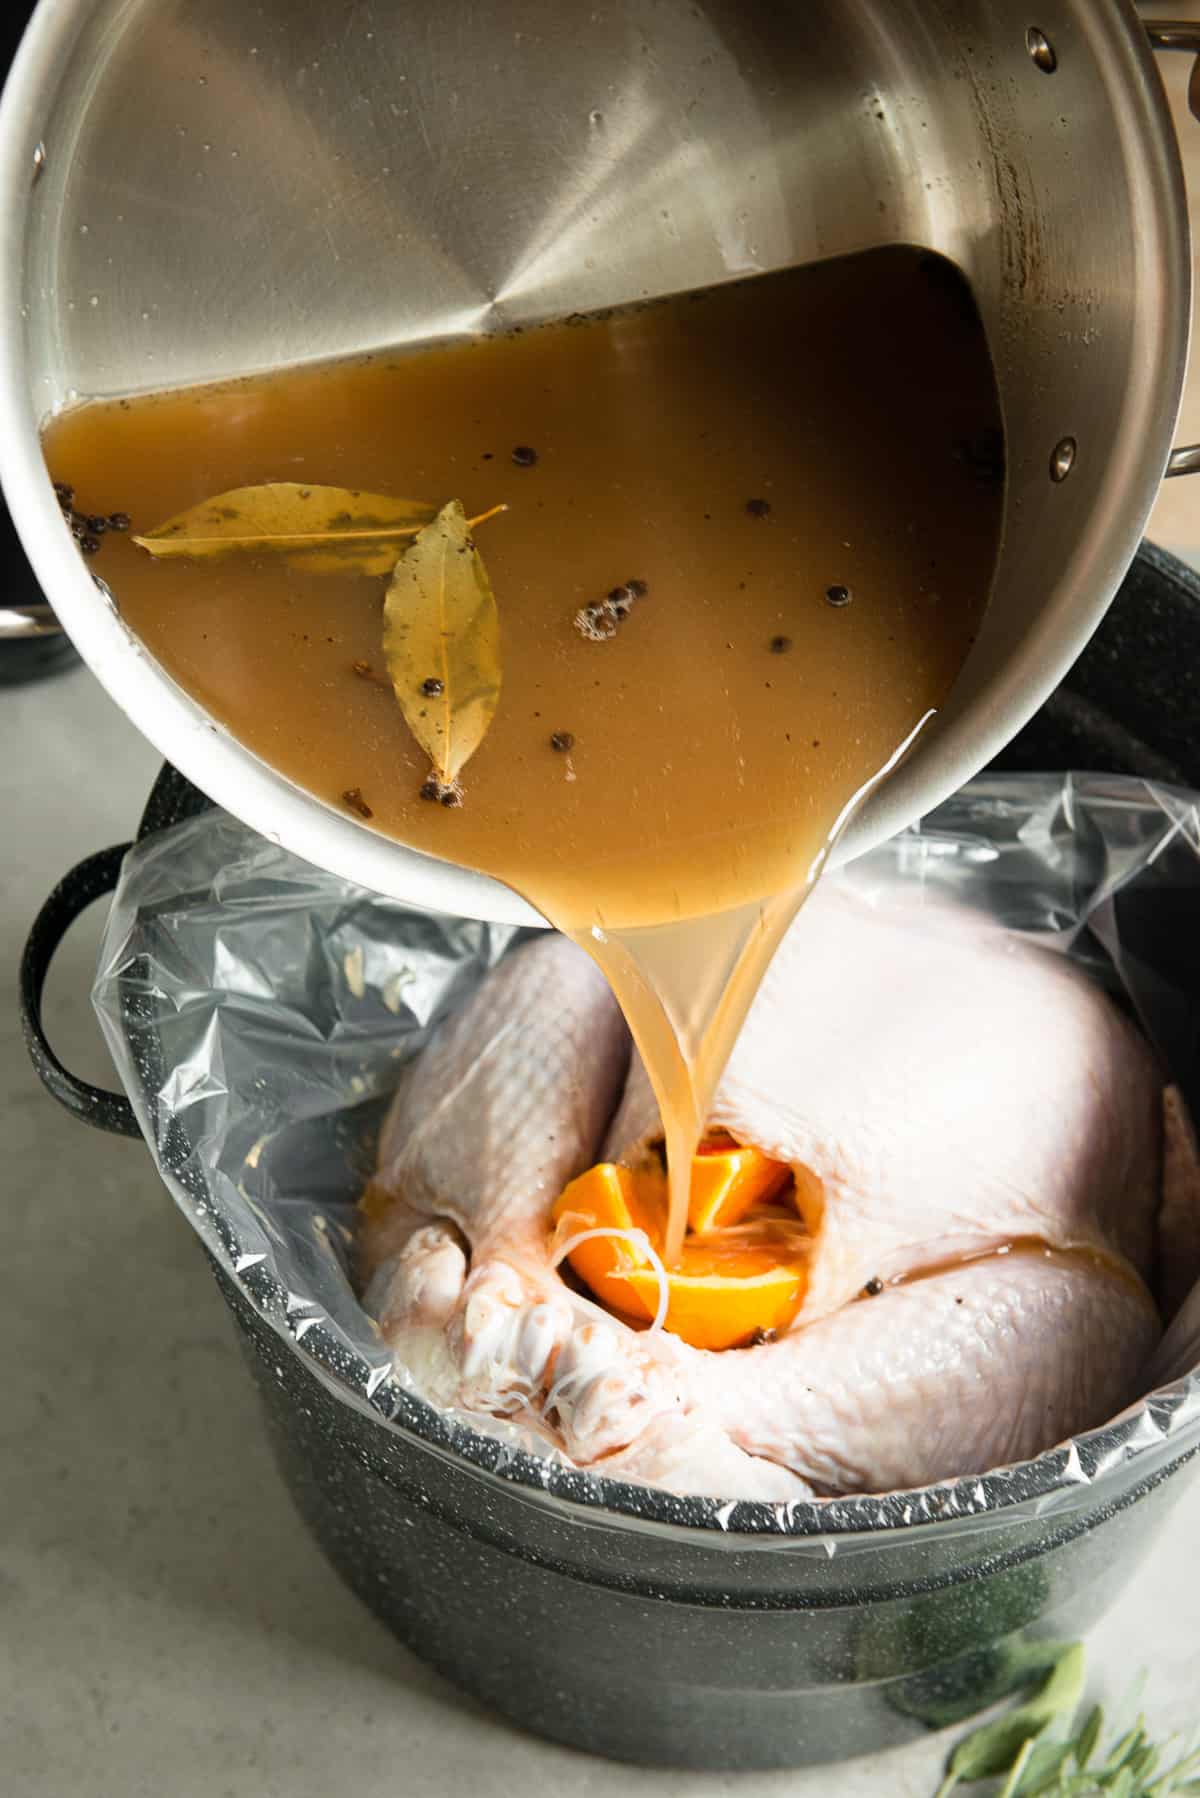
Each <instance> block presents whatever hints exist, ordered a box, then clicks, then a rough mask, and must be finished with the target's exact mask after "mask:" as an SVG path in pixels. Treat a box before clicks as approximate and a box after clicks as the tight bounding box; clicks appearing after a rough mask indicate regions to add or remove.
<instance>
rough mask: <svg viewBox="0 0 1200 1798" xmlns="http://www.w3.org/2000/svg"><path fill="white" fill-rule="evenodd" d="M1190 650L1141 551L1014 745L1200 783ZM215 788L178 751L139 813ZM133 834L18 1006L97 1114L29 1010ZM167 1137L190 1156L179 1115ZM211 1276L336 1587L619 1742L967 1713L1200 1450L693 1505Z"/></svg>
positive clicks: (791, 1749)
mask: <svg viewBox="0 0 1200 1798" xmlns="http://www.w3.org/2000/svg"><path fill="white" fill-rule="evenodd" d="M1198 666H1200V583H1198V582H1197V580H1196V578H1195V577H1194V576H1193V575H1191V573H1190V572H1189V571H1188V570H1187V569H1185V568H1184V567H1183V566H1182V565H1181V564H1180V563H1178V562H1176V561H1174V560H1173V558H1171V557H1169V556H1166V555H1164V554H1163V553H1162V552H1161V551H1159V550H1156V549H1154V548H1152V547H1150V546H1146V547H1144V548H1143V550H1142V552H1141V554H1140V555H1139V557H1138V560H1137V562H1136V563H1135V564H1134V566H1133V568H1132V569H1131V571H1130V573H1129V575H1128V577H1127V579H1126V581H1125V583H1124V586H1123V588H1122V590H1121V593H1120V595H1119V597H1118V600H1117V602H1116V603H1115V605H1114V607H1113V609H1112V611H1111V613H1110V614H1109V616H1108V618H1107V620H1106V622H1105V624H1104V625H1103V627H1102V628H1101V630H1100V632H1099V634H1098V636H1097V637H1096V638H1095V640H1094V641H1093V643H1092V645H1091V646H1090V648H1089V649H1088V651H1087V653H1086V654H1085V655H1084V657H1083V658H1082V660H1081V661H1080V662H1079V663H1078V664H1077V665H1076V667H1075V668H1074V669H1073V671H1072V673H1071V675H1070V676H1069V677H1068V679H1067V681H1066V682H1065V683H1064V685H1063V686H1062V687H1061V688H1060V690H1059V691H1058V693H1056V694H1055V695H1054V697H1053V698H1052V699H1051V700H1050V702H1049V703H1048V704H1047V705H1046V706H1045V707H1044V708H1043V710H1042V712H1041V713H1040V714H1039V715H1038V717H1037V718H1036V719H1035V720H1034V722H1033V723H1032V724H1031V725H1030V726H1029V727H1028V728H1027V729H1026V730H1025V731H1023V732H1022V733H1021V735H1020V737H1019V738H1018V739H1017V740H1016V741H1015V742H1014V743H1013V744H1012V745H1011V746H1010V748H1009V749H1008V751H1007V752H1006V753H1005V755H1004V757H1003V758H1002V762H1001V765H1002V766H1005V767H1008V768H1012V769H1026V770H1034V769H1038V770H1053V769H1065V768H1076V769H1084V768H1091V769H1104V770H1107V771H1112V772H1117V773H1132V774H1140V775H1143V776H1147V777H1151V778H1156V779H1161V780H1168V781H1173V782H1176V783H1179V784H1182V785H1186V786H1191V787H1196V786H1200V743H1198V742H1197V739H1196V734H1195V715H1194V698H1193V692H1192V684H1191V683H1192V678H1193V676H1192V671H1193V670H1194V669H1195V668H1196V667H1198ZM207 803H208V802H207V800H205V799H204V798H203V796H202V795H200V794H199V793H197V792H196V790H195V789H194V788H191V787H189V786H188V785H187V783H186V782H184V781H183V780H182V779H181V778H180V777H179V776H178V775H177V774H175V772H174V770H172V769H169V768H167V769H164V771H163V773H162V775H161V776H160V778H159V780H158V782H157V784H156V786H155V789H154V792H153V794H152V795H151V798H150V802H149V804H148V806H147V809H146V813H145V816H144V817H143V820H142V825H141V834H143V835H144V834H145V833H147V832H150V831H155V830H159V829H162V828H164V827H165V826H167V825H169V824H171V823H174V822H176V821H178V820H179V819H181V818H183V817H186V816H188V815H190V814H191V813H193V812H195V811H197V810H200V809H202V808H203V807H204V806H206V805H207ZM123 847H124V846H122V847H119V848H117V849H114V850H108V851H104V852H102V853H101V854H100V855H98V856H93V857H92V858H90V859H89V861H87V862H85V863H83V864H81V866H80V867H79V868H78V869H76V870H74V871H73V872H72V873H71V874H70V875H68V876H67V878H66V879H65V880H64V881H63V882H62V883H61V884H60V886H59V887H58V888H57V889H56V891H55V892H54V893H53V894H52V895H51V897H50V898H49V900H48V901H47V903H46V905H45V906H44V908H43V910H42V912H41V914H40V916H39V918H38V920H37V922H36V923H35V925H34V928H33V931H32V933H31V935H30V939H29V943H28V945H27V948H26V952H25V958H24V962H23V966H22V1005H23V1012H24V1021H25V1027H26V1034H27V1040H28V1042H29V1046H30V1052H31V1055H32V1057H33V1060H34V1064H35V1066H36V1067H37V1069H38V1072H39V1073H40V1074H41V1076H42V1078H43V1080H44V1081H45V1083H46V1085H47V1086H48V1088H49V1089H50V1091H51V1092H52V1093H53V1094H54V1095H55V1097H56V1098H58V1099H59V1100H60V1102H62V1103H63V1104H65V1105H66V1106H68V1108H69V1109H71V1110H73V1111H74V1112H76V1114H77V1115H79V1116H81V1117H82V1118H83V1119H84V1121H86V1122H89V1123H92V1124H94V1125H96V1126H97V1127H99V1128H102V1129H109V1130H118V1131H124V1132H126V1133H129V1134H137V1126H136V1124H135V1123H134V1121H133V1114H132V1111H131V1110H130V1108H129V1106H128V1103H127V1101H126V1100H125V1099H124V1098H122V1097H119V1096H118V1095H115V1094H109V1093H104V1092H102V1091H99V1090H98V1089H95V1088H91V1087H88V1086H85V1085H84V1084H83V1083H81V1082H79V1081H77V1080H75V1079H74V1078H73V1077H72V1076H71V1075H70V1074H68V1073H67V1072H66V1070H64V1069H63V1068H62V1067H61V1066H60V1065H59V1063H58V1062H57V1061H56V1059H55V1058H54V1055H53V1052H52V1051H51V1049H50V1047H49V1045H48V1043H47V1042H46V1040H45V1037H44V1035H43V1033H42V1029H41V1021H40V998H41V989H42V984H43V981H44V978H45V973H46V969H47V967H48V964H49V961H50V958H51V956H52V955H53V952H54V948H55V946H56V944H57V943H58V941H59V940H60V938H61V936H62V934H63V932H64V931H65V929H66V927H67V924H68V923H69V922H70V920H71V919H72V918H73V917H74V916H76V915H77V914H78V912H80V911H81V910H82V909H83V907H84V906H85V905H86V904H87V903H89V902H90V900H91V899H92V898H94V897H95V896H97V894H99V893H102V892H104V891H106V890H107V889H108V888H109V887H111V885H112V884H113V882H114V881H115V879H116V874H117V871H118V869H119V866H120V860H121V856H122V854H123ZM1186 977H1187V971H1186V970H1183V971H1182V972H1181V978H1186ZM1191 977H1192V978H1195V979H1198V981H1200V975H1197V973H1196V971H1195V970H1193V971H1192V976H1191ZM1197 996H1198V997H1200V985H1198V995H1197ZM175 1128H176V1129H179V1128H180V1126H179V1125H178V1124H177V1123H176V1126H175ZM178 1148H179V1160H180V1166H182V1164H183V1160H184V1158H185V1152H186V1145H185V1143H184V1142H183V1140H182V1137H180V1139H179V1142H178ZM171 1152H172V1150H171V1144H170V1142H168V1143H167V1145H166V1154H167V1155H168V1157H169V1156H170V1155H171ZM214 1267H215V1264H214ZM215 1272H216V1277H217V1282H218V1285H219V1286H220V1289H221V1291H222V1293H223V1295H224V1297H225V1298H226V1300H227V1302H228V1304H229V1307H230V1310H231V1312H232V1314H233V1316H234V1319H235V1321H236V1323H237V1326H238V1330H239V1334H240V1336H241V1340H242V1344H243V1347H244V1350H245V1354H246V1359H247V1362H248V1365H249V1367H250V1369H251V1372H252V1374H253V1376H254V1379H255V1382H256V1384H257V1386H258V1389H259V1392H260V1393H261V1395H262V1399H263V1404H264V1408H265V1411H266V1416H267V1419H268V1423H269V1428H270V1434H271V1439H272V1442H273V1444H274V1449H275V1453H276V1457H277V1460H278V1462H279V1466H280V1469H281V1471H282V1474H283V1477H284V1479H285V1481H286V1482H287V1485H288V1487H289V1489H290V1491H291V1493H292V1495H293V1497H294V1499H295V1502H296V1504H297V1506H298V1508H299V1510H300V1512H301V1514H302V1515H303V1517H304V1518H305V1520H306V1522H307V1523H308V1525H309V1527H310V1528H311V1530H312V1532H313V1534H314V1536H315V1537H316V1539H317V1541H318V1543H319V1544H320V1546H321V1548H322V1549H323V1550H324V1552H325V1554H326V1555H327V1556H328V1557H329V1559H330V1561H331V1562H332V1563H333V1565H334V1566H335V1567H336V1568H337V1569H338V1571H339V1572H340V1573H341V1575H342V1576H343V1578H344V1579H345V1580H346V1581H347V1583H348V1584H349V1585H350V1586H351V1587H352V1588H353V1589H354V1590H355V1591H356V1592H358V1593H359V1594H360V1596H361V1597H362V1598H363V1599H364V1600H365V1602H366V1603H367V1604H368V1605H369V1606H370V1607H371V1609H372V1610H373V1611H374V1612H375V1614H376V1615H377V1616H378V1617H380V1618H381V1619H382V1620H383V1621H384V1622H385V1623H387V1624H388V1625H389V1626H390V1627H391V1628H392V1629H394V1630H395V1632H396V1634H397V1635H398V1636H400V1637H401V1638H402V1639H403V1640H404V1641H405V1642H406V1643H408V1644H409V1645H410V1646H411V1647H412V1648H414V1649H415V1650H416V1651H417V1653H419V1654H421V1655H422V1656H424V1657H425V1658H426V1659H427V1660H429V1661H431V1662H432V1663H433V1664H434V1665H435V1666H437V1667H438V1668H440V1669H441V1670H442V1672H444V1673H445V1674H446V1675H447V1676H448V1677H449V1678H451V1679H453V1680H455V1681H456V1682H457V1683H458V1684H459V1685H461V1686H463V1687H465V1688H466V1689H467V1690H468V1691H470V1692H472V1693H474V1694H475V1695H477V1696H478V1697H480V1698H482V1699H484V1700H485V1701H486V1702H488V1703H490V1704H492V1705H494V1706H495V1707H496V1708H497V1709H498V1710H500V1711H502V1712H504V1713H505V1714H506V1715H507V1716H508V1717H510V1718H512V1719H513V1720H514V1721H516V1722H518V1723H520V1724H522V1725H524V1726H525V1727H527V1728H529V1729H532V1730H536V1731H538V1732H539V1733H541V1734H544V1735H547V1736H550V1737H553V1738H555V1739H557V1740H559V1741H562V1742H567V1743H571V1744H573V1745H574V1746H577V1747H580V1748H583V1749H587V1750H590V1751H592V1752H595V1753H598V1754H604V1755H609V1756H615V1757H618V1758H621V1759H626V1760H630V1761H637V1762H643V1763H658V1764H671V1765H677V1766H695V1767H709V1768H718V1767H720V1768H742V1769H745V1768H752V1767H771V1766H786V1765H795V1764H800V1763H803V1762H811V1761H820V1760H828V1759H834V1758H842V1757H845V1756H849V1755H853V1754H862V1753H866V1752H868V1751H870V1750H872V1749H876V1748H880V1747H883V1746H885V1745H888V1744H892V1743H895V1742H897V1741H900V1740H903V1739H905V1737H907V1736H909V1735H911V1734H913V1733H916V1732H918V1731H920V1730H922V1729H924V1728H926V1727H928V1726H929V1725H930V1723H933V1722H937V1721H940V1720H943V1719H944V1718H945V1717H947V1716H948V1715H949V1714H951V1711H952V1709H954V1708H955V1707H957V1708H958V1710H959V1711H960V1712H965V1711H967V1710H969V1708H970V1706H971V1703H972V1701H973V1700H982V1699H983V1698H985V1697H986V1696H987V1695H988V1694H989V1693H990V1692H992V1691H993V1690H994V1689H995V1686H996V1683H997V1681H998V1680H999V1679H1002V1677H1003V1674H1004V1670H1005V1667H1006V1665H1007V1664H1009V1661H1010V1660H1011V1653H1010V1651H1011V1649H1012V1647H1013V1644H1014V1642H1016V1641H1018V1640H1019V1639H1020V1638H1021V1637H1022V1636H1024V1635H1033V1636H1048V1637H1064V1636H1074V1635H1076V1634H1078V1633H1079V1632H1080V1631H1082V1630H1084V1629H1086V1628H1087V1627H1088V1626H1089V1625H1090V1624H1091V1623H1092V1622H1093V1621H1094V1620H1095V1619H1096V1618H1097V1617H1098V1616H1099V1615H1100V1614H1101V1613H1102V1612H1103V1611H1104V1610H1105V1609H1106V1608H1107V1607H1108V1605H1109V1604H1110V1603H1111V1602H1112V1600H1113V1599H1114V1598H1115V1597H1116V1595H1117V1594H1118V1593H1119V1592H1120V1590H1121V1588H1122V1586H1123V1585H1124V1584H1125V1583H1126V1581H1127V1580H1128V1579H1129V1577H1130V1575H1131V1574H1132V1573H1133V1572H1134V1570H1135V1569H1136V1567H1137V1565H1138V1562H1139V1560H1140V1558H1141V1556H1142V1555H1143V1554H1144V1552H1145V1551H1146V1549H1147V1547H1148V1546H1149V1544H1150V1542H1151V1541H1152V1540H1153V1537H1154V1533H1155V1529H1156V1527H1157V1523H1158V1521H1159V1519H1160V1518H1161V1516H1162V1515H1163V1513H1164V1512H1165V1510H1166V1508H1167V1507H1168V1506H1169V1505H1170V1504H1171V1502H1172V1501H1173V1499H1174V1498H1175V1497H1176V1496H1177V1495H1178V1493H1179V1490H1180V1487H1181V1485H1182V1482H1181V1481H1179V1480H1177V1479H1175V1478H1174V1477H1173V1476H1174V1475H1175V1474H1176V1473H1177V1472H1178V1471H1179V1470H1180V1469H1181V1468H1182V1467H1183V1466H1184V1464H1185V1463H1186V1462H1188V1461H1189V1460H1191V1459H1192V1457H1193V1456H1194V1455H1195V1452H1196V1449H1197V1447H1198V1446H1200V1425H1198V1424H1197V1422H1196V1419H1195V1407H1194V1404H1193V1406H1192V1407H1191V1409H1186V1408H1185V1407H1184V1405H1183V1401H1181V1400H1179V1399H1178V1396H1177V1397H1176V1398H1175V1399H1172V1397H1171V1396H1170V1394H1168V1395H1166V1396H1163V1397H1160V1398H1157V1399H1155V1400H1153V1401H1151V1403H1150V1404H1149V1405H1148V1406H1142V1407H1139V1408H1138V1411H1137V1412H1136V1413H1135V1414H1134V1415H1133V1416H1131V1417H1129V1418H1126V1419H1124V1420H1122V1421H1121V1422H1120V1423H1118V1424H1116V1425H1113V1426H1111V1427H1110V1428H1109V1429H1107V1430H1103V1431H1098V1432H1095V1433H1093V1434H1092V1435H1090V1436H1088V1437H1085V1438H1081V1439H1080V1440H1079V1441H1078V1442H1076V1443H1073V1444H1070V1445H1068V1446H1067V1447H1066V1448H1065V1449H1060V1450H1058V1451H1055V1453H1054V1454H1052V1455H1047V1456H1042V1457H1041V1458H1040V1459H1039V1460H1037V1461H1034V1462H1030V1463H1027V1464H1024V1465H1023V1466H1021V1467H1018V1468H1016V1469H1013V1470H1010V1471H1007V1472H1004V1473H1002V1474H998V1475H989V1476H987V1477H986V1478H985V1479H983V1480H972V1481H962V1482H955V1483H950V1484H948V1485H945V1486H942V1487H936V1488H931V1489H929V1490H927V1491H924V1492H921V1493H917V1494H907V1495H905V1494H902V1495H898V1496H896V1497H893V1498H890V1499H886V1500H850V1501H845V1502H838V1503H835V1504H832V1505H830V1506H828V1507H826V1508H825V1509H824V1510H821V1509H820V1508H819V1507H817V1508H814V1507H812V1506H806V1505H798V1506H795V1507H791V1508H790V1509H784V1510H782V1511H781V1509H780V1508H779V1507H773V1506H766V1505H753V1504H744V1505H738V1506H724V1507H721V1506H718V1505H715V1504H712V1503H710V1502H708V1501H702V1500H678V1499H673V1498H671V1497H669V1496H667V1495H665V1494H661V1493H657V1492H652V1491H649V1490H646V1489H642V1488H637V1487H631V1486H619V1485H615V1484H612V1483H609V1484H604V1483H602V1482H593V1481H588V1480H585V1479H583V1478H581V1477H580V1476H578V1475H575V1474H573V1473H571V1472H569V1471H566V1470H562V1469H551V1468H548V1467H547V1466H546V1465H545V1464H543V1463H540V1462H535V1461H533V1460H531V1459H530V1458H528V1457H526V1456H524V1455H522V1454H518V1453H513V1451H511V1450H509V1449H507V1448H505V1447H503V1446H502V1445H501V1444H499V1443H498V1442H496V1441H493V1440H491V1439H489V1438H486V1437H484V1436H481V1435H478V1434H476V1433H474V1432H472V1431H470V1430H467V1429H465V1428H463V1427H462V1426H461V1425H458V1424H452V1423H449V1422H447V1421H446V1420H444V1419H442V1418H440V1417H438V1416H437V1415H436V1414H435V1413H434V1412H433V1411H431V1410H430V1409H429V1407H427V1406H426V1405H424V1404H423V1403H421V1402H420V1401H419V1400H416V1399H413V1398H406V1399H404V1400H403V1401H402V1403H401V1405H400V1408H399V1410H398V1411H397V1412H396V1413H394V1415H393V1416H392V1418H391V1420H390V1421H388V1420H385V1419H383V1418H381V1417H379V1416H377V1415H376V1414H374V1413H373V1412H372V1411H371V1409H370V1408H369V1406H368V1405H366V1404H363V1403H362V1402H359V1401H356V1400H355V1398H354V1397H353V1395H352V1394H351V1393H350V1392H349V1390H348V1388H347V1387H345V1386H344V1385H343V1386H339V1383H338V1368H337V1366H336V1364H335V1363H334V1362H332V1361H331V1363H330V1364H329V1365H327V1366H326V1367H324V1368H323V1369H319V1370H314V1367H313V1364H312V1363H311V1361H310V1362H307V1363H306V1362H305V1361H304V1360H303V1359H302V1358H301V1357H300V1356H298V1355H297V1354H296V1352H295V1348H294V1344H293V1343H292V1342H291V1341H290V1340H289V1339H288V1338H287V1337H286V1335H284V1334H282V1333H281V1332H280V1330H279V1329H278V1328H277V1327H276V1322H277V1320H278V1310H279V1300H278V1295H272V1293H271V1292H270V1291H269V1290H268V1289H265V1288H264V1289H261V1290H256V1289H255V1288H254V1287H253V1285H252V1283H249V1282H245V1281H243V1282H240V1283H239V1282H237V1281H235V1279H234V1278H233V1277H231V1275H230V1274H229V1273H228V1272H227V1271H226V1270H224V1269H223V1268H220V1267H215ZM1176 1425H1178V1426H1179V1427H1174V1426H1176ZM1064 1486H1065V1488H1066V1489H1065V1490H1064ZM1072 1488H1073V1489H1072Z"/></svg>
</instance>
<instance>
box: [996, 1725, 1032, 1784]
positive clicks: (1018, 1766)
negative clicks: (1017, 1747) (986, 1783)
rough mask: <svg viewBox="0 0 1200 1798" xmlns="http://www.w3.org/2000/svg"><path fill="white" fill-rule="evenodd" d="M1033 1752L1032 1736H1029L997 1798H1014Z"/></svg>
mask: <svg viewBox="0 0 1200 1798" xmlns="http://www.w3.org/2000/svg"><path fill="white" fill-rule="evenodd" d="M1033 1750H1034V1740H1033V1737H1032V1736H1029V1737H1028V1738H1027V1739H1026V1741H1025V1743H1024V1745H1023V1746H1022V1749H1021V1752H1020V1754H1018V1756H1017V1758H1016V1760H1015V1761H1014V1762H1013V1764H1012V1771H1011V1772H1010V1773H1009V1776H1008V1778H1007V1779H1006V1780H1005V1782H1004V1785H1003V1786H1002V1788H1001V1790H1000V1794H999V1798H1016V1793H1017V1791H1018V1789H1019V1787H1020V1783H1021V1778H1022V1775H1023V1774H1024V1772H1025V1769H1026V1767H1027V1766H1028V1765H1029V1757H1030V1755H1031V1754H1032V1753H1033Z"/></svg>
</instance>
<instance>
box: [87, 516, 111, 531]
mask: <svg viewBox="0 0 1200 1798" xmlns="http://www.w3.org/2000/svg"><path fill="white" fill-rule="evenodd" d="M87 528H88V530H89V531H90V532H91V533H92V536H93V537H103V535H104V533H105V531H106V530H107V529H108V519H107V518H105V517H104V516H103V515H102V514H101V513H99V512H93V513H92V514H91V516H90V517H89V518H88V520H87Z"/></svg>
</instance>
